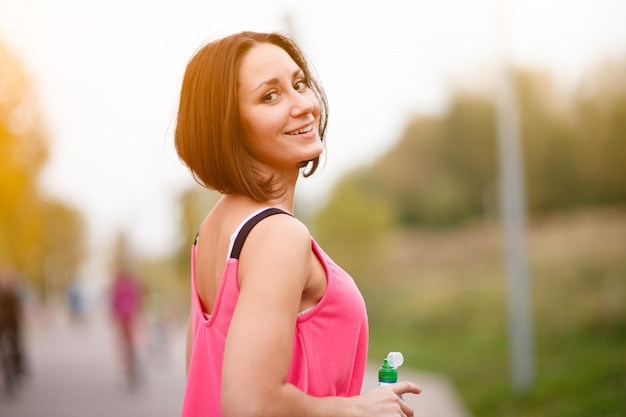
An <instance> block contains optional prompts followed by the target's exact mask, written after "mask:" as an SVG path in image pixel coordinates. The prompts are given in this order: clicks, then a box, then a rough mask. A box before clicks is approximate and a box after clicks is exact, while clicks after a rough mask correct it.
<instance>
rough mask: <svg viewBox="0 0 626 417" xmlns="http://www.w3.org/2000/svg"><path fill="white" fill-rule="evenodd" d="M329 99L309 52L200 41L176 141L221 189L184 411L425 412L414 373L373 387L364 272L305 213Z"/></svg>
mask: <svg viewBox="0 0 626 417" xmlns="http://www.w3.org/2000/svg"><path fill="white" fill-rule="evenodd" d="M327 111H328V108H327V101H326V96H325V93H324V91H323V89H322V87H321V86H320V84H319V83H318V81H317V80H316V78H315V77H314V75H313V73H312V71H311V67H310V65H309V64H308V63H307V61H306V59H305V57H304V55H303V53H302V51H301V50H300V48H299V47H298V46H297V45H296V43H295V42H294V41H293V40H291V39H290V38H289V37H287V36H285V35H282V34H279V33H256V32H241V33H237V34H234V35H231V36H227V37H225V38H222V39H219V40H215V41H213V42H210V43H208V44H207V45H205V46H204V47H202V48H201V49H199V50H198V51H197V52H196V53H195V55H194V56H193V57H192V58H191V60H190V61H189V63H188V65H187V68H186V71H185V75H184V78H183V83H182V89H181V95H180V103H179V109H178V117H177V125H176V131H175V145H176V150H177V152H178V155H179V157H180V158H181V160H182V161H183V162H184V164H185V165H186V166H187V167H188V168H189V169H190V171H191V173H192V175H193V177H194V178H195V179H196V180H197V181H198V182H199V183H200V184H201V185H203V186H205V187H207V188H209V189H213V190H217V191H219V192H220V193H222V197H221V199H220V200H219V201H218V202H217V204H216V205H215V206H214V207H213V208H212V209H211V210H210V211H209V212H208V214H207V216H206V217H205V219H204V220H203V222H202V224H201V225H200V227H199V231H198V235H197V237H196V241H195V242H194V244H193V245H192V253H191V261H192V276H191V291H192V299H191V304H192V305H191V314H190V320H189V327H188V336H187V383H186V390H185V396H184V402H183V407H182V416H183V417H190V416H221V415H224V416H237V417H245V416H261V415H263V416H289V417H291V416H299V417H303V416H335V415H337V416H339V415H340V416H376V417H382V416H412V415H413V410H412V409H411V407H410V406H409V405H408V404H407V403H406V402H404V401H402V400H401V399H400V397H399V395H401V394H407V393H415V394H418V393H419V392H420V388H418V387H417V386H416V385H415V384H413V383H412V382H407V381H403V382H399V383H396V384H394V385H391V386H387V387H379V388H377V389H375V390H373V391H370V392H367V393H364V394H362V395H360V392H361V389H362V382H363V377H364V372H365V368H366V361H367V348H368V324H367V312H366V307H365V303H364V300H363V297H362V296H361V293H360V291H359V290H358V288H357V286H356V285H355V283H354V281H353V279H352V278H351V277H350V276H349V275H348V274H347V273H346V272H345V271H343V270H342V269H341V268H340V267H339V266H337V265H336V264H335V263H334V262H333V261H332V260H331V259H330V257H329V256H328V255H327V254H326V253H324V251H323V250H322V249H321V248H320V247H319V246H318V244H317V243H316V242H315V240H314V239H313V238H312V236H311V235H310V233H309V231H308V230H307V228H306V226H305V225H304V224H303V223H301V222H300V221H299V220H297V219H296V217H294V214H293V211H294V194H295V186H296V181H297V179H298V177H299V175H300V174H301V173H302V174H303V176H305V177H308V176H310V175H312V174H313V173H314V172H315V171H316V169H317V168H318V165H319V162H320V157H321V154H322V152H323V150H324V134H325V130H326V123H327V116H328V113H327Z"/></svg>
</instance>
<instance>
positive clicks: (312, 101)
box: [291, 91, 319, 117]
mask: <svg viewBox="0 0 626 417" xmlns="http://www.w3.org/2000/svg"><path fill="white" fill-rule="evenodd" d="M293 93H294V94H293V96H294V99H293V103H292V106H291V115H292V116H294V117H297V116H301V115H303V114H308V113H312V112H313V111H314V110H315V107H316V106H319V104H318V100H317V97H316V96H315V94H313V93H312V92H310V91H308V92H306V93H301V92H298V91H294V92H293Z"/></svg>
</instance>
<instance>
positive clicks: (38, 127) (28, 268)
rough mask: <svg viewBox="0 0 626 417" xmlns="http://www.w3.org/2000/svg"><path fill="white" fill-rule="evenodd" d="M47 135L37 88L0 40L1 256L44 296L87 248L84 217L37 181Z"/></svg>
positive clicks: (63, 280)
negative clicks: (43, 190)
mask: <svg viewBox="0 0 626 417" xmlns="http://www.w3.org/2000/svg"><path fill="white" fill-rule="evenodd" d="M46 138H47V132H46V131H45V126H44V123H43V118H42V114H41V111H40V108H39V103H38V99H37V96H36V91H35V89H34V87H33V85H32V83H31V81H30V79H29V77H28V76H27V74H26V72H25V70H24V68H23V67H22V65H21V63H20V62H19V60H18V59H17V58H16V57H15V56H14V55H13V54H12V53H11V52H10V51H9V50H8V49H7V48H6V46H5V45H4V44H3V43H2V42H0V258H4V262H8V263H11V264H13V266H14V267H15V268H16V269H17V270H18V271H19V272H20V273H21V274H22V276H24V277H25V278H26V279H27V280H29V281H30V283H31V284H32V285H33V286H34V287H35V289H36V290H37V291H38V292H39V293H40V295H42V296H45V294H46V290H49V289H59V290H64V286H65V285H67V283H68V279H70V277H71V276H72V275H73V274H74V273H75V272H76V269H77V268H78V266H79V264H80V262H81V261H82V257H83V250H84V230H83V219H82V217H81V216H80V215H79V213H78V212H77V211H75V210H74V209H72V208H71V207H69V206H67V205H65V204H63V203H61V202H58V201H55V200H53V199H50V198H46V197H44V196H42V194H41V191H40V189H39V188H38V187H37V178H38V176H39V174H40V171H41V169H42V168H43V166H44V164H45V163H46V161H47V158H48V147H47V141H46ZM50 286H52V287H50ZM57 287H58V288H57Z"/></svg>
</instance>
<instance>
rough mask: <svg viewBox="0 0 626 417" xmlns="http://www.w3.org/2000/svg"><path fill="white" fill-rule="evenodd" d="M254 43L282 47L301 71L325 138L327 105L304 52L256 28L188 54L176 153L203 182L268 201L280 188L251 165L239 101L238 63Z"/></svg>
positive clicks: (313, 165)
mask: <svg viewBox="0 0 626 417" xmlns="http://www.w3.org/2000/svg"><path fill="white" fill-rule="evenodd" d="M258 43H271V44H274V45H276V46H278V47H280V48H282V49H284V50H285V51H286V52H287V53H288V54H289V56H290V57H291V58H292V59H293V60H294V61H295V62H296V64H297V65H298V66H299V67H300V68H301V69H302V71H303V72H304V76H305V78H306V80H307V82H308V85H309V87H310V88H311V89H312V90H313V92H314V93H315V95H316V96H317V98H318V100H319V102H320V126H319V132H320V138H321V139H322V141H323V140H324V134H325V132H326V124H327V121H328V103H327V99H326V95H325V93H324V90H323V89H322V87H321V85H320V84H319V82H318V81H317V80H316V79H315V77H314V76H313V73H312V71H311V68H310V66H309V64H308V63H307V60H306V58H305V56H304V54H303V53H302V51H301V50H300V48H299V47H298V46H297V45H296V43H295V42H294V41H293V40H291V39H290V38H289V37H287V36H285V35H282V34H280V33H258V32H240V33H237V34H234V35H231V36H228V37H225V38H223V39H220V40H217V41H213V42H210V43H208V44H207V45H205V46H204V47H202V48H201V49H199V50H198V51H197V52H196V54H195V55H194V56H193V57H192V58H191V60H190V61H189V63H188V64H187V69H186V71H185V75H184V78H183V83H182V88H181V94H180V104H179V108H178V119H177V123H176V131H175V134H174V140H175V145H176V151H177V152H178V156H179V157H180V159H181V160H182V161H183V163H184V164H185V165H186V166H187V167H188V168H189V170H190V171H191V173H192V175H193V177H194V179H195V180H196V181H197V182H198V183H200V184H201V185H203V186H205V187H207V188H210V189H213V190H216V191H219V192H221V193H223V194H232V193H237V194H243V195H247V196H249V197H251V198H253V199H255V200H257V201H267V200H269V199H271V198H273V197H276V195H277V193H280V192H281V191H282V190H276V189H275V180H274V178H262V177H260V175H259V173H258V172H256V170H255V168H254V164H253V163H252V162H253V161H252V156H250V154H249V153H248V152H247V151H246V148H245V146H244V143H243V138H242V133H241V126H240V121H239V103H238V99H237V76H238V73H239V65H240V63H241V60H242V58H243V57H244V56H245V54H246V53H247V52H248V51H249V50H250V49H252V47H253V46H254V45H256V44H258ZM319 159H320V157H319V156H318V157H316V158H315V159H313V160H311V161H304V162H303V163H302V168H304V170H303V175H304V176H305V177H308V176H310V175H312V174H313V173H314V172H315V171H316V170H317V167H318V166H319ZM307 167H308V169H307Z"/></svg>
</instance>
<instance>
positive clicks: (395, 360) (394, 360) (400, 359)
mask: <svg viewBox="0 0 626 417" xmlns="http://www.w3.org/2000/svg"><path fill="white" fill-rule="evenodd" d="M387 363H388V364H389V365H390V366H393V367H394V368H397V367H398V366H400V365H402V364H403V363H404V356H402V353H401V352H389V354H388V355H387Z"/></svg>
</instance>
